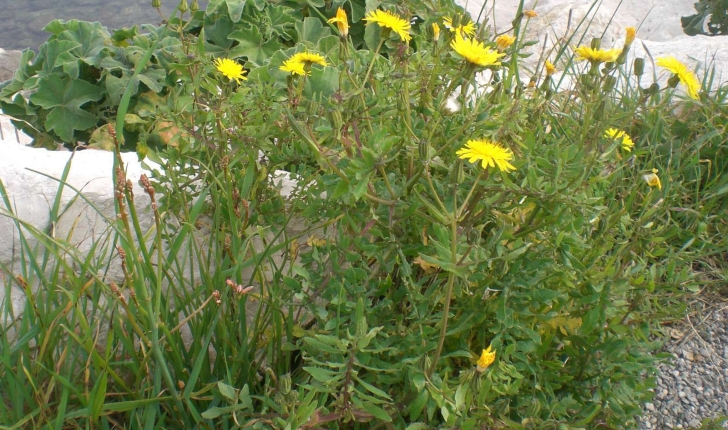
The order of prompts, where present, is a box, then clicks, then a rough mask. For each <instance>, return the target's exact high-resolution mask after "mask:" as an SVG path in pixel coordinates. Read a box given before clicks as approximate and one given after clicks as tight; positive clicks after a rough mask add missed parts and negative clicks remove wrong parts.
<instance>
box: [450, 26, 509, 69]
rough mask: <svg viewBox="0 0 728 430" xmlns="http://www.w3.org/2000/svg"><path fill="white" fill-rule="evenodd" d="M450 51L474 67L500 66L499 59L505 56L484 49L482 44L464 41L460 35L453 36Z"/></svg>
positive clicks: (473, 40)
mask: <svg viewBox="0 0 728 430" xmlns="http://www.w3.org/2000/svg"><path fill="white" fill-rule="evenodd" d="M450 46H451V47H452V49H454V50H455V52H457V53H458V54H459V55H460V56H461V57H463V58H465V59H466V60H467V61H468V62H469V63H471V64H474V65H476V66H481V67H487V66H500V64H501V63H500V61H498V60H499V59H500V57H502V56H504V55H506V54H502V53H499V52H497V51H493V50H492V49H490V48H486V47H485V46H484V45H483V42H478V41H477V40H475V39H464V38H463V36H461V35H460V33H456V34H455V39H453V41H452V42H451V43H450Z"/></svg>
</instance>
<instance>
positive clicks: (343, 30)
mask: <svg viewBox="0 0 728 430" xmlns="http://www.w3.org/2000/svg"><path fill="white" fill-rule="evenodd" d="M328 23H329V24H334V23H336V27H337V28H338V29H339V33H340V34H341V37H343V38H344V39H346V36H348V35H349V21H348V20H347V18H346V11H345V10H344V8H341V7H340V8H338V9H337V10H336V16H335V17H333V18H331V19H330V20H328Z"/></svg>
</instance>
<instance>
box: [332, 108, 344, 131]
mask: <svg viewBox="0 0 728 430" xmlns="http://www.w3.org/2000/svg"><path fill="white" fill-rule="evenodd" d="M329 123H331V128H333V129H334V130H336V131H339V130H341V127H342V126H343V125H344V120H343V119H342V118H341V112H339V110H338V109H329Z"/></svg>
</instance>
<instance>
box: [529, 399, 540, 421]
mask: <svg viewBox="0 0 728 430" xmlns="http://www.w3.org/2000/svg"><path fill="white" fill-rule="evenodd" d="M539 412H541V402H539V401H538V399H536V398H533V399H531V403H529V405H528V409H527V410H526V414H527V415H528V416H529V417H532V418H535V417H537V416H538V413H539Z"/></svg>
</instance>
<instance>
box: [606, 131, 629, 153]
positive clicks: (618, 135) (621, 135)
mask: <svg viewBox="0 0 728 430" xmlns="http://www.w3.org/2000/svg"><path fill="white" fill-rule="evenodd" d="M604 137H606V138H608V139H613V140H618V139H621V140H622V142H621V143H622V149H624V150H625V151H628V152H630V151H632V148H633V147H634V142H632V138H631V137H629V135H628V134H627V133H625V132H624V131H622V130H618V129H616V128H610V129H609V130H607V131H605V132H604Z"/></svg>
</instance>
